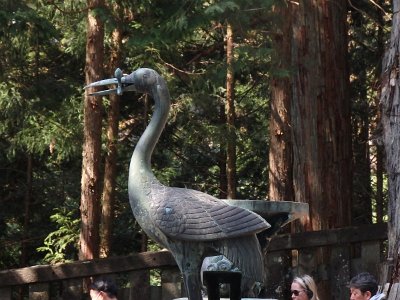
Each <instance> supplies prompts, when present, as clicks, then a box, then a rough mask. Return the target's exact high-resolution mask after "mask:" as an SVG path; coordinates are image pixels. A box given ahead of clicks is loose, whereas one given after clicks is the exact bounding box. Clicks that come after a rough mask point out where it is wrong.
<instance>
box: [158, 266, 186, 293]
mask: <svg viewBox="0 0 400 300" xmlns="http://www.w3.org/2000/svg"><path fill="white" fill-rule="evenodd" d="M161 288H162V298H161V299H162V300H172V299H175V298H180V297H181V295H182V289H181V288H182V276H181V272H180V271H179V269H178V268H174V269H165V270H162V271H161Z"/></svg>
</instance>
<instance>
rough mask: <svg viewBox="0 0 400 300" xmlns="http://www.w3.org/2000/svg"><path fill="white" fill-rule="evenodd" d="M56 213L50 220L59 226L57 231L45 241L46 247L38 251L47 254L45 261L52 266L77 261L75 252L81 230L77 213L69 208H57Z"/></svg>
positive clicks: (51, 233) (50, 234)
mask: <svg viewBox="0 0 400 300" xmlns="http://www.w3.org/2000/svg"><path fill="white" fill-rule="evenodd" d="M54 211H55V214H53V215H52V216H51V217H50V220H51V221H52V222H54V223H56V224H57V230H56V231H53V232H50V233H49V234H48V235H47V237H46V238H45V239H44V246H42V247H39V248H38V249H37V251H39V252H44V253H45V256H44V258H43V261H44V262H46V263H50V264H54V263H60V262H67V261H70V260H72V259H76V257H77V256H76V253H73V252H75V251H76V249H77V246H78V240H79V229H80V220H79V219H78V218H76V213H74V212H73V211H69V210H68V209H67V208H56V209H55V210H54ZM71 249H72V251H71ZM74 250H75V251H74ZM68 252H69V253H68ZM71 252H72V254H71ZM68 256H69V257H68Z"/></svg>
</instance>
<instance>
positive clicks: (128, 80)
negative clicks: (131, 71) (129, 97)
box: [84, 68, 136, 96]
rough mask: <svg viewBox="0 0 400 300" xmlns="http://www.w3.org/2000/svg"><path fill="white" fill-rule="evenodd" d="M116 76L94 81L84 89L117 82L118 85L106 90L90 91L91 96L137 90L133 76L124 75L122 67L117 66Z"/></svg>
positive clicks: (120, 93)
mask: <svg viewBox="0 0 400 300" xmlns="http://www.w3.org/2000/svg"><path fill="white" fill-rule="evenodd" d="M114 76H115V78H110V79H104V80H100V81H96V82H92V83H91V84H88V85H87V86H85V87H84V89H85V90H86V89H89V88H92V87H99V86H105V85H111V84H116V85H117V87H116V88H113V89H108V90H104V91H99V92H94V93H90V94H89V95H91V96H104V95H110V94H117V95H122V94H123V93H124V92H126V91H136V87H135V85H134V82H133V76H131V75H127V76H123V74H122V71H121V69H119V68H117V69H116V70H115V72H114Z"/></svg>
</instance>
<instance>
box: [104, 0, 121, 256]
mask: <svg viewBox="0 0 400 300" xmlns="http://www.w3.org/2000/svg"><path fill="white" fill-rule="evenodd" d="M114 11H115V12H116V14H117V18H120V17H122V11H121V9H120V6H119V5H118V3H115V4H114ZM121 47H122V29H121V26H120V25H119V24H118V25H117V28H115V29H114V30H113V32H112V46H111V60H110V65H109V68H108V69H109V72H108V73H109V74H113V73H114V71H115V69H116V68H117V67H119V65H120V63H121ZM118 121H119V96H118V95H116V94H111V95H110V107H109V111H108V125H107V154H106V159H105V167H104V185H103V201H102V214H101V218H102V219H101V230H100V232H101V242H100V253H101V256H102V257H107V256H109V254H110V251H111V244H112V243H111V237H112V225H113V219H114V197H115V178H116V164H117V155H118V153H117V141H118Z"/></svg>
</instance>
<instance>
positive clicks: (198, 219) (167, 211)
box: [151, 186, 270, 241]
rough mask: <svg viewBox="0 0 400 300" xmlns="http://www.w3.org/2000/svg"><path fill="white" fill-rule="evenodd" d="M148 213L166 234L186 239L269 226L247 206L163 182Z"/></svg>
mask: <svg viewBox="0 0 400 300" xmlns="http://www.w3.org/2000/svg"><path fill="white" fill-rule="evenodd" d="M153 192H154V190H153ZM151 215H152V219H153V220H154V222H155V224H156V225H157V226H158V228H159V229H160V230H161V231H162V232H163V233H164V234H165V235H167V236H169V237H172V238H176V239H181V240H188V241H190V240H193V241H213V240H217V239H226V238H234V237H239V236H244V235H248V234H252V233H258V232H260V231H263V230H265V229H267V228H269V227H270V225H269V224H268V223H267V222H266V221H265V220H264V219H263V218H261V217H260V216H258V215H257V214H255V213H253V212H251V211H249V210H247V209H244V208H240V207H237V206H232V205H228V204H226V203H224V202H222V201H220V200H218V199H216V198H214V197H212V196H210V195H208V194H205V193H202V192H199V191H195V190H190V189H184V188H169V187H166V186H160V187H159V189H158V191H157V192H156V195H155V196H154V197H153V201H152V205H151Z"/></svg>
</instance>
